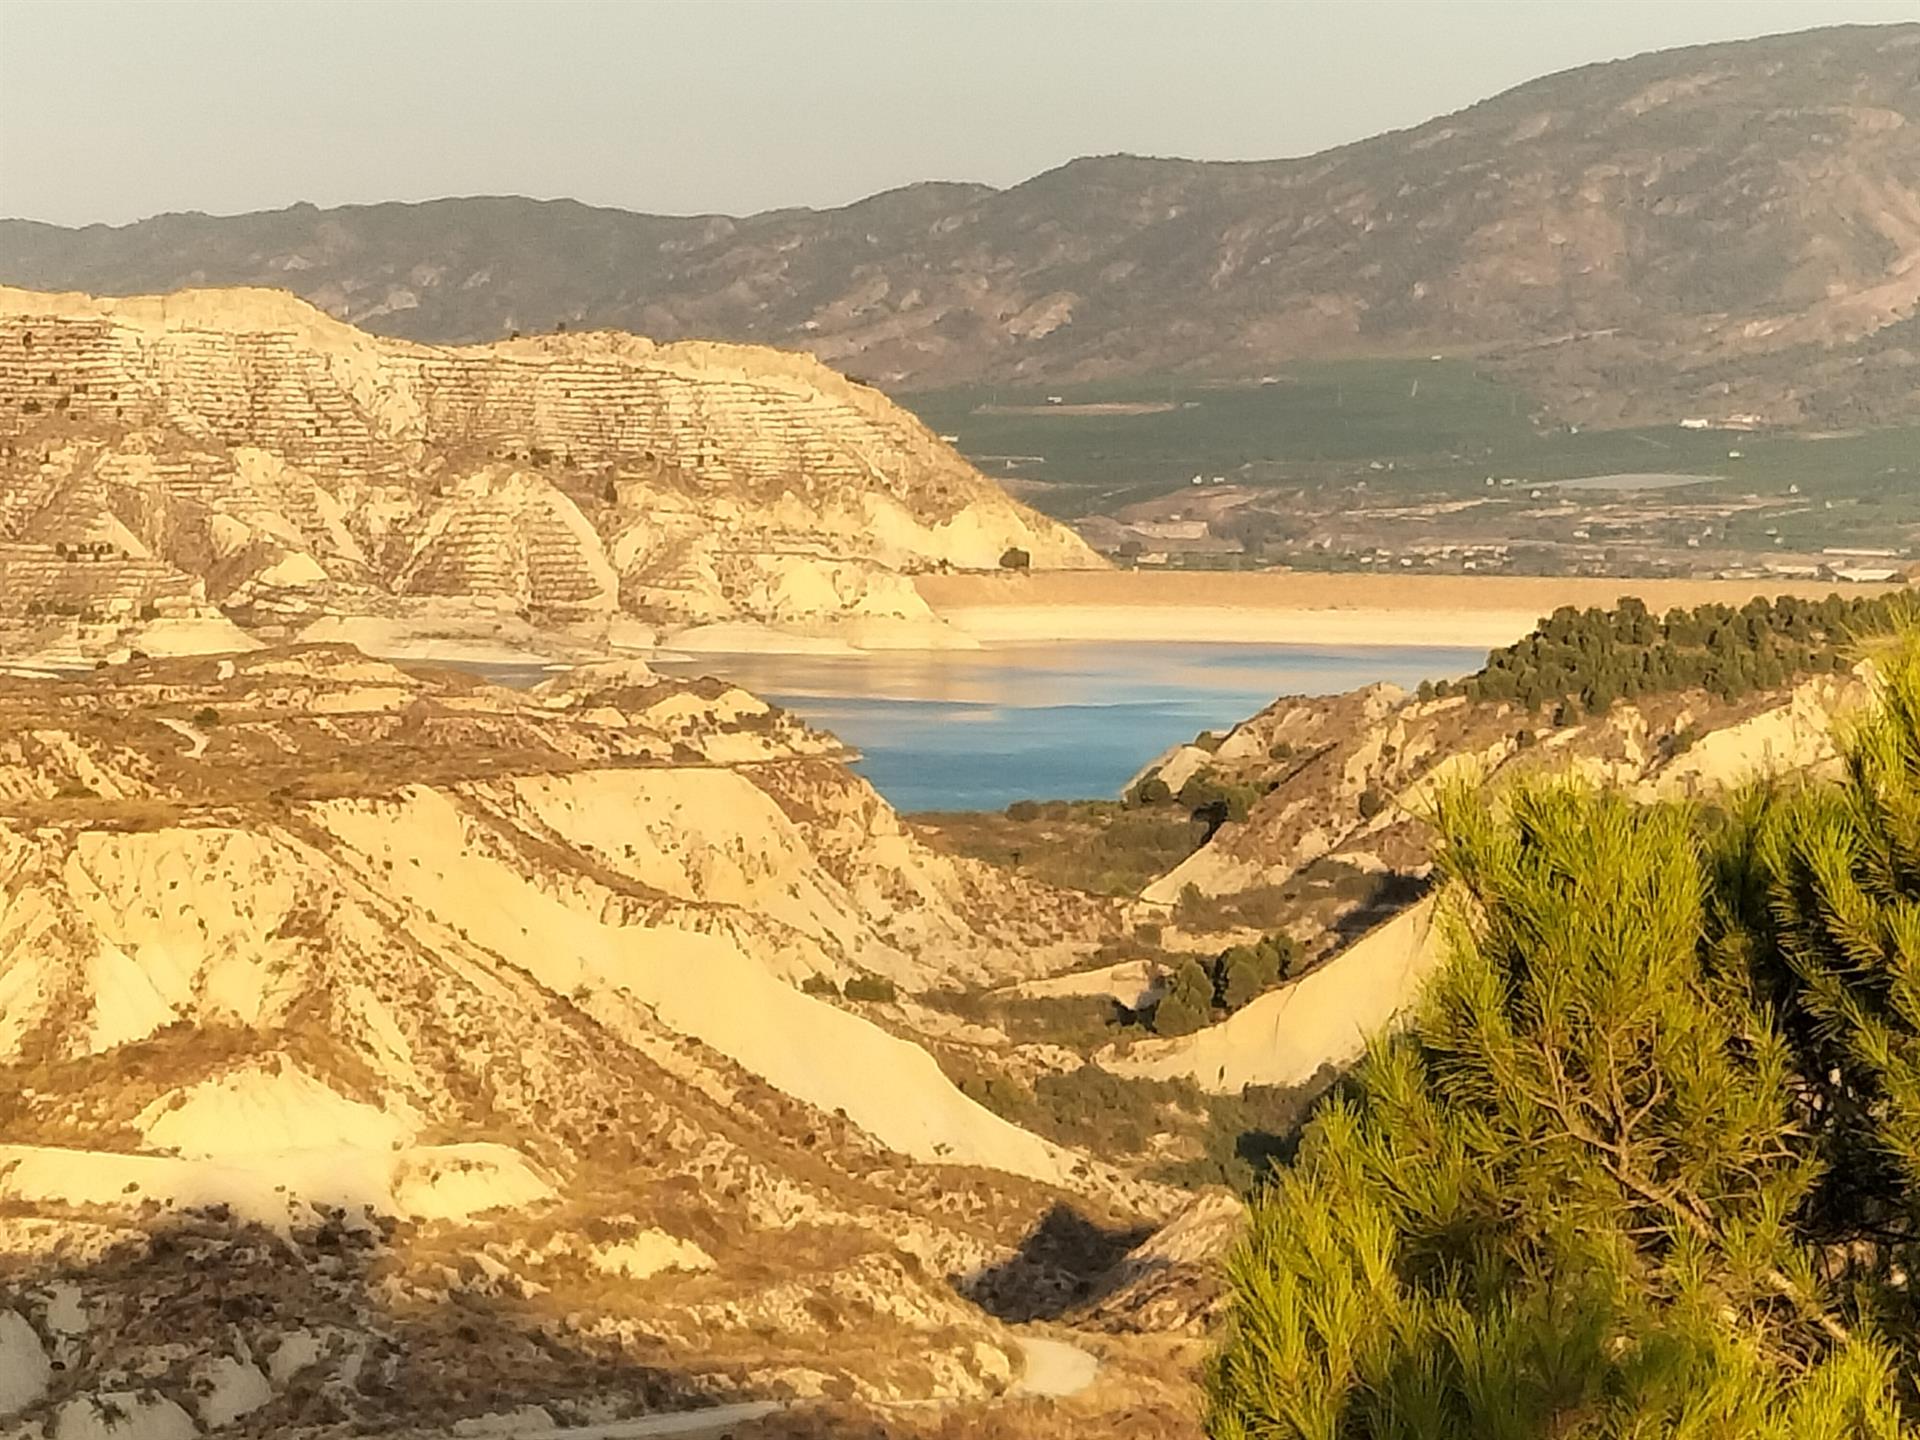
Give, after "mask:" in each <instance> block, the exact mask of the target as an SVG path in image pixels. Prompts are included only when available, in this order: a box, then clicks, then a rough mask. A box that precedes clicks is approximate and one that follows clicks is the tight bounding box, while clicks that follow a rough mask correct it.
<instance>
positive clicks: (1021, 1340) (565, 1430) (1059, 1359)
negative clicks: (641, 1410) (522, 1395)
mask: <svg viewBox="0 0 1920 1440" xmlns="http://www.w3.org/2000/svg"><path fill="white" fill-rule="evenodd" d="M1014 1343H1015V1344H1016V1345H1018V1346H1019V1347H1020V1354H1021V1356H1022V1358H1023V1359H1024V1360H1025V1361H1026V1365H1025V1368H1024V1369H1023V1370H1022V1372H1021V1375H1020V1378H1019V1379H1018V1380H1016V1381H1015V1382H1014V1384H1013V1387H1012V1389H1010V1390H1009V1391H1008V1392H1007V1398H1008V1399H1034V1398H1041V1399H1056V1400H1063V1399H1065V1398H1067V1397H1068V1396H1070V1395H1078V1394H1080V1393H1081V1392H1082V1391H1084V1390H1086V1389H1087V1388H1089V1387H1090V1386H1091V1385H1092V1384H1093V1382H1094V1381H1095V1380H1096V1379H1097V1378H1098V1377H1099V1374H1100V1361H1099V1358H1098V1357H1097V1356H1095V1355H1093V1354H1092V1353H1090V1352H1088V1351H1086V1350H1082V1349H1081V1348H1080V1347H1079V1346H1078V1345H1073V1344H1069V1343H1068V1342H1067V1341H1065V1340H1049V1339H1046V1338H1044V1337H1040V1336H1027V1335H1019V1336H1015V1337H1014ZM942 1403H947V1402H939V1401H934V1402H928V1401H923V1400H912V1401H905V1402H902V1404H901V1406H900V1408H902V1409H907V1408H914V1409H919V1408H922V1407H927V1406H930V1405H933V1404H942ZM953 1403H957V1402H953ZM789 1408H793V1407H791V1406H790V1404H789V1402H787V1401H783V1400H748V1401H743V1402H741V1403H740V1404H737V1405H714V1406H709V1407H707V1408H705V1409H701V1410H676V1411H672V1412H669V1413H666V1414H661V1415H640V1416H636V1417H635V1418H634V1419H631V1420H610V1421H607V1422H605V1423H603V1424H599V1425H574V1426H561V1427H543V1428H539V1429H526V1430H522V1429H518V1428H513V1427H511V1426H509V1427H505V1428H502V1429H500V1430H495V1431H489V1432H488V1435H489V1440H659V1437H667V1436H672V1437H675V1440H720V1437H722V1436H725V1435H727V1434H729V1433H730V1432H731V1431H732V1429H733V1427H734V1426H736V1425H744V1424H745V1423H746V1422H748V1421H749V1420H759V1419H762V1418H764V1417H766V1416H768V1415H773V1414H776V1413H778V1412H779V1411H782V1410H786V1409H789ZM452 1435H453V1432H452V1431H448V1432H446V1437H447V1440H452ZM362 1440H375V1437H372V1436H365V1437H362Z"/></svg>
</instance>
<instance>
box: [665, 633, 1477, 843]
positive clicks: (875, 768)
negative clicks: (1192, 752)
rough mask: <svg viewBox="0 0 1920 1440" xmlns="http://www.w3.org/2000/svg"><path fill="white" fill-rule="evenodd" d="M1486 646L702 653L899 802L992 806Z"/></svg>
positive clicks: (1072, 788) (1066, 788)
mask: <svg viewBox="0 0 1920 1440" xmlns="http://www.w3.org/2000/svg"><path fill="white" fill-rule="evenodd" d="M1484 658H1485V654H1484V652H1483V651H1481V650H1477V649H1474V650H1467V649H1433V648H1412V647H1409V648H1404V649H1394V648H1383V647H1368V648H1361V649H1353V650H1338V649H1331V648H1326V647H1320V646H1308V645H1176V644H1091V643H1045V644H1030V645H1008V646H999V647H995V648H993V649H990V650H973V651H931V652H930V651H912V652H898V653H893V654H878V655H867V656H820V655H721V654H711V655H700V656H695V657H691V658H689V659H686V660H679V661H664V662H660V663H659V664H658V668H659V669H661V670H663V671H666V672H668V673H671V674H677V675H719V676H723V677H724V678H726V679H728V680H730V681H733V682H734V683H735V684H738V685H743V686H745V687H746V688H747V689H749V690H752V691H754V692H756V693H757V694H760V695H763V696H765V697H766V698H767V699H769V700H773V701H775V702H777V703H778V704H781V705H783V706H785V707H786V708H788V709H790V710H792V711H794V712H795V713H796V714H798V715H800V716H802V717H804V718H805V719H806V720H808V721H809V722H810V723H812V724H814V725H818V726H820V727H822V728H824V729H828V730H831V731H833V732H834V733H835V734H837V735H839V736H840V737H841V738H842V739H844V740H846V741H847V742H848V743H849V744H851V745H854V746H857V747H858V748H859V750H860V751H861V754H862V757H863V758H862V760H861V761H860V764H859V767H858V768H859V769H860V770H861V771H862V773H864V774H865V775H866V776H867V778H868V779H869V780H871V781H872V782H873V784H874V786H875V788H877V789H878V790H879V791H880V792H881V793H882V794H883V795H885V796H886V797H887V799H888V800H890V801H891V802H892V803H893V804H894V805H895V806H896V807H897V808H899V809H901V810H976V809H998V808H1000V807H1002V806H1004V805H1007V804H1009V803H1011V802H1012V801H1014V800H1019V799H1025V798H1029V797H1033V798H1051V799H1079V798H1088V797H1094V796H1111V795H1114V794H1117V793H1118V792H1119V790H1120V788H1121V786H1123V785H1124V784H1125V783H1126V781H1127V779H1128V777H1129V776H1131V775H1132V774H1133V773H1134V772H1135V771H1136V770H1138V769H1139V768H1140V767H1141V766H1142V765H1144V764H1145V763H1146V762H1147V761H1149V760H1151V759H1152V758H1153V757H1154V756H1155V755H1157V754H1158V753H1159V752H1160V751H1162V750H1164V749H1166V748H1167V747H1168V746H1169V745H1172V744H1174V743H1176V742H1178V741H1181V740H1186V739H1190V738H1191V737H1192V736H1193V735H1195V734H1196V733H1197V732H1199V731H1201V730H1205V729H1215V728H1225V727H1226V726H1229V725H1231V724H1233V723H1234V722H1235V721H1237V720H1241V719H1244V718H1245V717H1246V716H1248V715H1250V714H1252V713H1253V712H1254V711H1256V710H1258V709H1260V708H1261V707H1263V706H1265V705H1266V704H1268V703H1269V702H1270V701H1272V700H1273V698H1274V697H1275V696H1278V695H1288V694H1291V695H1327V694H1333V693H1336V692H1338V691H1342V690H1351V689H1354V688H1355V687H1357V686H1360V685H1366V684H1370V683H1372V682H1374V681H1377V680H1390V681H1393V682H1395V683H1397V684H1400V685H1405V686H1412V685H1414V684H1417V683H1418V682H1419V681H1420V680H1422V679H1425V678H1429V677H1439V676H1451V675H1459V674H1463V673H1465V672H1467V671H1469V670H1472V669H1475V668H1477V667H1478V666H1479V665H1480V664H1481V662H1482V661H1483V660H1484Z"/></svg>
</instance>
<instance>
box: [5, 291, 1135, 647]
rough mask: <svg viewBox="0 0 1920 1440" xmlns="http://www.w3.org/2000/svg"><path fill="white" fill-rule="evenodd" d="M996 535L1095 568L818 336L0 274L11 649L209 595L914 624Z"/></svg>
mask: <svg viewBox="0 0 1920 1440" xmlns="http://www.w3.org/2000/svg"><path fill="white" fill-rule="evenodd" d="M1009 549H1018V550H1021V551H1024V552H1026V554H1027V555H1028V556H1029V558H1030V560H1031V563H1032V564H1034V565H1036V566H1041V567H1046V566H1073V565H1090V564H1096V563H1098V562H1097V561H1095V560H1094V558H1093V557H1092V555H1091V552H1089V551H1088V550H1087V549H1086V548H1085V547H1084V546H1083V545H1082V544H1081V543H1080V542H1079V541H1078V540H1077V539H1076V538H1075V537H1074V536H1073V535H1072V534H1071V533H1070V532H1068V531H1066V530H1064V529H1063V528H1061V527H1059V526H1057V525H1055V524H1053V523H1052V522H1050V521H1047V520H1044V519H1041V518H1040V517H1039V516H1037V515H1034V514H1033V513H1032V512H1030V511H1028V510H1026V509H1024V508H1023V507H1021V506H1019V505H1017V504H1015V503H1014V502H1012V501H1011V500H1009V499H1008V498H1007V497H1006V496H1005V495H1004V494H1002V493H1001V492H1000V491H999V490H998V489H997V488H995V487H994V486H993V485H992V484H990V483H989V482H987V481H986V480H984V479H982V478H981V477H980V476H979V475H978V474H977V473H976V472H975V471H974V470H973V469H972V468H971V467H969V466H968V465H967V464H966V462H964V461H963V460H961V459H960V458H959V457H958V456H957V455H956V454H955V453H954V452H953V451H952V450H951V449H949V448H948V447H947V446H946V445H944V444H943V443H941V442H940V441H939V440H938V439H936V438H935V437H934V436H933V435H932V434H930V433H929V432H928V431H927V430H926V429H925V428H924V427H923V426H921V425H920V424H919V423H918V422H916V421H915V420H913V419H912V417H910V416H908V415H907V414H906V413H905V412H904V411H902V410H900V409H899V408H898V407H896V406H894V405H893V404H892V403H891V402H889V401H888V400H887V399H886V398H885V397H883V396H882V395H880V394H879V393H878V392H876V391H873V390H870V389H867V388H866V387H864V386H859V385H854V384H851V383H849V382H848V381H846V380H844V379H842V378H841V377H840V376H838V375H836V374H834V373H833V372H832V371H830V370H828V369H827V368H826V367H825V366H823V365H821V364H819V363H818V362H816V361H814V360H812V359H810V358H808V357H805V356H797V355H789V354H782V353H778V352H774V351H770V350H761V349H754V348H749V347H742V346H730V345H713V344H692V343H689V344H679V345H668V346H658V345H654V344H652V343H650V342H648V341H645V340H640V339H636V338H634V337H632V336H629V335H617V334H590V335H567V336H557V335H556V336H546V337H543V338H540V339H533V340H517V341H504V342H501V343H498V344H493V345H488V346H480V347H473V348H468V349H447V348H440V347H431V346H423V345H415V344H408V343H402V342H398V341H392V340H382V339H377V338H375V337H373V336H370V335H367V334H365V333H363V332H361V331H359V330H355V329H353V328H352V327H350V326H347V325H344V324H341V323H339V322H337V321H334V320H331V319H329V318H328V317H326V316H325V315H323V314H322V313H320V312H319V311H318V310H315V309H314V308H313V307H311V306H309V305H307V304H305V303H304V302H302V301H298V300H295V299H294V298H292V297H291V296H288V295H284V294H279V293H271V292H265V291H251V290H239V291H202V292H193V293H187V294H177V295H169V296H165V297H161V298H150V299H135V300H93V299H89V298H87V297H85V296H78V295H46V294H38V293H32V292H26V291H0V575H3V576H4V579H5V583H4V585H3V586H0V627H5V628H8V629H11V630H13V631H15V632H16V633H15V635H14V637H13V638H14V640H15V641H16V645H15V648H22V647H24V648H34V647H35V646H36V645H37V646H40V647H43V648H44V647H45V646H48V645H54V646H56V647H57V646H58V645H59V644H60V643H61V642H62V641H65V642H67V643H68V644H69V645H71V646H77V647H79V648H80V649H81V650H82V651H83V652H85V651H88V649H89V647H91V649H92V651H93V652H98V651H99V650H100V649H101V648H103V647H105V646H109V645H110V643H111V642H112V640H113V639H114V638H115V637H116V636H117V635H119V634H120V631H121V630H122V629H124V628H125V626H126V622H133V621H139V620H143V619H144V620H153V619H159V618H170V619H175V620H180V619H192V620H197V621H200V622H203V623H207V622H211V623H215V624H217V623H218V621H219V620H220V619H221V618H222V617H224V618H225V619H226V620H229V621H231V622H234V623H236V624H238V625H239V626H241V627H242V628H244V629H246V630H248V631H249V632H252V633H254V634H257V635H263V636H267V637H286V636H289V635H292V634H295V633H298V632H300V631H301V630H302V629H304V628H306V627H309V626H312V625H314V624H315V623H317V622H321V621H328V622H333V623H334V630H333V632H331V633H338V634H346V633H351V634H354V635H355V638H366V637H367V635H369V634H371V635H372V644H375V645H377V643H378V641H379V639H380V638H381V632H380V631H378V630H377V629H376V630H374V631H371V632H369V631H367V630H365V629H364V628H363V629H362V630H361V631H357V632H356V631H352V630H351V629H350V628H349V629H347V630H341V629H340V626H339V623H338V622H340V621H342V620H346V621H355V620H366V619H368V618H369V617H375V618H380V617H384V618H385V619H387V620H389V621H393V620H397V619H404V618H405V617H407V616H414V617H418V616H421V615H423V614H445V613H451V614H454V615H464V616H467V617H469V618H470V617H472V616H473V615H474V614H476V613H480V614H485V615H490V616H493V617H495V618H496V624H497V625H498V624H504V623H505V622H506V621H508V620H516V621H520V622H523V623H531V624H535V625H539V626H544V627H547V628H549V629H556V630H560V631H565V632H568V633H571V634H573V635H574V636H576V637H577V638H579V639H580V640H582V641H583V642H598V643H605V642H607V641H612V642H613V643H616V644H618V643H623V642H624V643H645V642H646V641H648V640H650V639H651V638H653V636H654V634H655V632H656V631H657V630H659V629H661V628H673V629H685V628H687V627H690V626H698V625H702V624H709V623H725V622H752V623H756V624H761V625H775V626H782V627H788V628H801V629H811V630H814V631H817V632H820V633H823V634H831V635H833V636H835V637H836V638H841V639H851V640H854V641H856V642H860V641H864V642H866V643H886V642H887V641H888V640H889V639H898V638H901V637H902V635H903V633H904V634H905V635H906V636H908V637H913V638H917V639H919V640H921V641H922V642H925V641H926V640H928V639H929V633H930V632H931V631H933V630H935V629H937V622H935V621H934V620H933V618H932V616H931V614H930V612H929V611H928V610H927V608H926V606H925V605H924V603H923V602H922V601H921V600H920V599H919V596H918V595H917V594H916V593H915V591H914V590H913V587H912V584H911V582H910V581H909V579H908V578H907V575H908V574H909V573H911V572H914V571H918V570H925V569H929V568H936V567H942V566H956V567H973V568H992V567H994V566H997V565H998V564H999V562H1000V560H1001V558H1002V556H1003V555H1004V554H1005V552H1006V551H1008V550H1009ZM76 622H98V623H99V626H102V627H104V628H103V629H102V628H95V629H93V630H87V629H86V626H85V624H84V623H81V624H79V625H76ZM115 622H121V623H119V624H116V623H115ZM21 632H24V633H21ZM933 638H937V636H936V637H933ZM135 643H138V642H137V641H136V642H135ZM144 648H148V649H152V648H154V647H153V645H151V644H149V645H147V646H145V647H144ZM229 648H230V647H229Z"/></svg>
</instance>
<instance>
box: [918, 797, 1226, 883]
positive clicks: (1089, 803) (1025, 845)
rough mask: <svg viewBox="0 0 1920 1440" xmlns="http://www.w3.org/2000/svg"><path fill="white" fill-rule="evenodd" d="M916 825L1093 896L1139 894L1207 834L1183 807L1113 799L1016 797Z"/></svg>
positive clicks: (965, 851) (947, 844) (960, 847)
mask: <svg viewBox="0 0 1920 1440" xmlns="http://www.w3.org/2000/svg"><path fill="white" fill-rule="evenodd" d="M1163 788H1164V787H1163ZM1169 798H1170V797H1169ZM914 823H915V824H916V825H917V826H918V827H920V829H921V830H922V831H923V833H926V834H928V835H929V836H930V837H931V838H932V839H934V840H935V841H936V843H938V844H939V845H940V846H941V847H942V848H944V849H947V850H949V851H951V852H953V853H955V854H959V855H967V856H971V857H972V858H974V859H976V860H986V861H990V862H991V863H993V864H995V865H1003V866H1006V867H1007V868H1008V869H1013V870H1018V871H1020V872H1021V873H1022V874H1024V875H1028V876H1031V877H1032V878H1033V879H1035V880H1039V881H1043V882H1045V883H1046V884H1049V885H1059V886H1064V887H1067V888H1069V889H1074V890H1085V891H1089V892H1091V893H1093V894H1096V895H1132V894H1137V893H1138V892H1139V890H1140V888H1141V886H1143V885H1145V884H1146V883H1147V882H1148V881H1149V880H1151V879H1153V878H1154V877H1155V876H1156V875H1160V874H1163V873H1165V872H1166V871H1168V870H1170V869H1172V868H1173V867H1174V866H1175V865H1178V864H1179V863H1180V862H1181V861H1182V860H1184V859H1186V857H1187V856H1189V855H1191V854H1192V853H1193V851H1194V849H1195V847H1196V846H1198V845H1199V844H1200V842H1201V841H1202V840H1203V839H1205V837H1206V834H1207V828H1206V826H1205V824H1204V823H1202V822H1196V821H1195V820H1194V819H1193V818H1192V817H1191V816H1189V815H1188V814H1187V813H1185V812H1184V811H1172V810H1169V809H1167V808H1164V807H1152V806H1148V807H1141V806H1138V805H1132V806H1130V805H1123V804H1121V803H1119V802H1116V801H1111V800H1081V801H1066V800H1054V801H1032V800H1020V801H1016V802H1014V803H1013V804H1012V805H1010V806H1008V807H1007V809H1006V810H1005V812H1003V813H1000V814H994V813H991V812H985V813H977V812H946V813H938V814H924V815H916V816H915V817H914Z"/></svg>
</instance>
